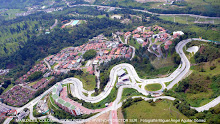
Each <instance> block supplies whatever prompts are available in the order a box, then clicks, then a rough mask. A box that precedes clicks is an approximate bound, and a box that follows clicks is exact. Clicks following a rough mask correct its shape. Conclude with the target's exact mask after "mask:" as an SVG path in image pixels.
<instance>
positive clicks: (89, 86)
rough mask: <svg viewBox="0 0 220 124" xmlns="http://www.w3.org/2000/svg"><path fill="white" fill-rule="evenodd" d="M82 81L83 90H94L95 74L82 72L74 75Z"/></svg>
mask: <svg viewBox="0 0 220 124" xmlns="http://www.w3.org/2000/svg"><path fill="white" fill-rule="evenodd" d="M75 78H78V79H79V80H80V81H82V83H83V88H84V89H85V90H94V89H95V87H96V81H95V75H89V74H83V75H82V76H75Z"/></svg>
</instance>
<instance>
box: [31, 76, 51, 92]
mask: <svg viewBox="0 0 220 124" xmlns="http://www.w3.org/2000/svg"><path fill="white" fill-rule="evenodd" d="M52 78H53V77H52ZM48 83H49V80H48V79H47V78H42V79H41V80H39V81H37V82H36V83H35V84H34V85H32V86H31V87H32V88H33V89H36V90H37V89H39V88H40V89H42V88H44V87H46V86H47V84H48Z"/></svg>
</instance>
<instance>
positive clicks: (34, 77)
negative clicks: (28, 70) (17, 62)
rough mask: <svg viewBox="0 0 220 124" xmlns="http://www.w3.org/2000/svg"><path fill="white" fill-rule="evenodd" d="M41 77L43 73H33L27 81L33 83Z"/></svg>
mask: <svg viewBox="0 0 220 124" xmlns="http://www.w3.org/2000/svg"><path fill="white" fill-rule="evenodd" d="M42 76H43V73H42V72H41V71H35V72H34V73H33V74H31V75H30V76H29V77H28V79H27V81H35V80H37V79H39V78H41V77H42Z"/></svg>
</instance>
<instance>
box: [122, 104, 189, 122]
mask: <svg viewBox="0 0 220 124" xmlns="http://www.w3.org/2000/svg"><path fill="white" fill-rule="evenodd" d="M172 103H173V102H172V101H169V100H160V101H158V102H156V103H155V106H152V105H151V104H150V103H148V102H147V101H140V102H137V103H135V104H133V105H131V106H129V107H127V108H125V109H124V113H125V114H124V118H125V119H138V120H139V122H138V123H141V122H140V119H171V118H172V119H188V118H187V117H186V116H185V115H183V114H182V113H180V112H179V110H178V109H176V108H175V107H174V106H173V105H172ZM142 123H143V122H142Z"/></svg>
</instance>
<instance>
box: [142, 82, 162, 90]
mask: <svg viewBox="0 0 220 124" xmlns="http://www.w3.org/2000/svg"><path fill="white" fill-rule="evenodd" d="M161 88H162V86H161V84H159V83H155V84H148V85H146V86H145V89H146V90H147V91H157V90H160V89H161Z"/></svg>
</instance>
